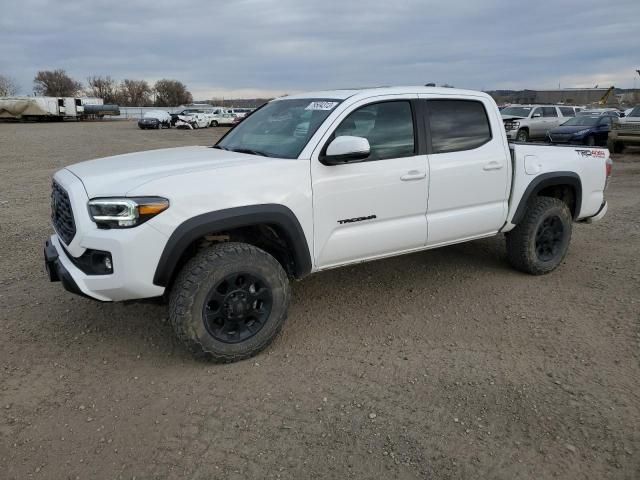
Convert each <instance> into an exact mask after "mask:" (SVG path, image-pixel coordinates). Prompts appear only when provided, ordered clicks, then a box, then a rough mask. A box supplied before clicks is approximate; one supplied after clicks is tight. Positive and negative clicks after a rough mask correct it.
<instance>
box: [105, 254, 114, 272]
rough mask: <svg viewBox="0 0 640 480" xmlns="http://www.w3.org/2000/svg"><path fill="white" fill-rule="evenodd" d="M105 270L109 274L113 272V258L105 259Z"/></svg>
mask: <svg viewBox="0 0 640 480" xmlns="http://www.w3.org/2000/svg"><path fill="white" fill-rule="evenodd" d="M104 268H105V269H106V270H107V271H108V272H113V265H112V264H111V257H104Z"/></svg>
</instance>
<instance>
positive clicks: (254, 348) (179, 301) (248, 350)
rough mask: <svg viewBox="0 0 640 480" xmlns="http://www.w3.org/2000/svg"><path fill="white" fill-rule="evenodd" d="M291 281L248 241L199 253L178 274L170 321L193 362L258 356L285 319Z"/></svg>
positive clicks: (278, 266) (271, 258) (272, 260)
mask: <svg viewBox="0 0 640 480" xmlns="http://www.w3.org/2000/svg"><path fill="white" fill-rule="evenodd" d="M289 298H290V291H289V281H288V279H287V274H286V273H285V271H284V270H283V268H282V266H281V265H280V263H278V261H277V260H276V259H275V258H274V257H272V256H271V255H269V254H268V253H266V252H265V251H263V250H261V249H259V248H257V247H254V246H253V245H248V244H246V243H235V242H230V243H221V244H218V245H214V246H213V247H210V248H207V249H206V250H203V251H201V252H199V253H198V254H197V255H196V256H195V257H193V258H192V259H191V260H189V261H188V262H187V263H186V265H185V266H184V267H183V269H182V270H181V272H180V274H179V275H178V277H177V279H176V282H175V284H174V286H173V289H172V291H171V295H170V300H169V308H170V312H169V317H170V320H171V324H172V325H173V328H174V330H175V332H176V334H177V336H178V338H179V339H180V340H181V341H182V342H183V343H184V344H185V346H186V347H187V349H189V350H190V351H191V353H192V354H193V355H194V356H195V357H197V358H204V359H207V360H213V361H216V362H234V361H236V360H241V359H243V358H248V357H251V356H253V355H256V354H257V353H258V352H260V351H261V350H263V349H264V348H265V347H267V346H268V345H269V344H270V343H271V342H272V341H273V339H274V338H275V337H276V336H277V334H278V332H279V331H280V329H281V328H282V325H283V324H284V321H285V319H286V316H287V309H288V306H289Z"/></svg>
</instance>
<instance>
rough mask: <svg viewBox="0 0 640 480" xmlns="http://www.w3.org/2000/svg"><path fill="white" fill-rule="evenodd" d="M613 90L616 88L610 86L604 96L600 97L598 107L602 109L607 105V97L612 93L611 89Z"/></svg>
mask: <svg viewBox="0 0 640 480" xmlns="http://www.w3.org/2000/svg"><path fill="white" fill-rule="evenodd" d="M614 88H616V87H614V86H613V85H612V86H610V87H609V88H608V89H607V91H606V92H604V95H603V96H602V98H601V99H600V100H598V105H600V106H601V107H604V106H605V105H606V104H607V100H609V97H610V96H611V94H612V93H613V89H614Z"/></svg>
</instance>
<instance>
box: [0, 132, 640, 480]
mask: <svg viewBox="0 0 640 480" xmlns="http://www.w3.org/2000/svg"><path fill="white" fill-rule="evenodd" d="M223 131H224V130H223V129H206V130H198V131H177V130H171V131H169V130H162V131H155V130H148V131H140V130H138V129H137V128H136V126H135V123H133V122H127V121H113V122H104V123H99V122H96V123H63V124H0V173H1V175H0V244H1V246H2V248H1V249H0V301H1V302H2V303H1V304H2V308H0V332H1V335H0V363H1V364H2V369H1V371H0V471H4V474H1V473H0V477H2V478H8V479H23V478H43V479H65V478H71V479H75V478H81V479H85V478H89V479H102V478H105V479H107V478H109V479H111V478H126V479H131V478H134V477H135V478H138V479H140V478H145V479H146V478H162V479H164V478H170V479H174V478H175V479H183V478H189V479H218V478H220V479H246V478H282V479H306V478H338V479H344V478H372V479H373V478H376V479H379V478H430V479H431V478H434V479H435V478H437V479H461V478H492V479H493V478H496V479H509V480H513V479H518V478H522V479H530V478H535V479H545V478H562V479H567V478H594V479H604V478H625V479H638V478H640V380H639V379H640V375H639V374H640V363H639V359H640V356H639V352H640V293H639V288H640V255H639V254H640V223H639V221H638V218H639V216H640V153H631V154H627V155H625V156H618V157H617V158H616V159H615V160H616V163H615V165H614V169H615V170H614V177H613V180H612V183H611V186H610V187H609V191H608V200H609V202H610V209H609V213H608V215H607V216H606V217H605V219H604V220H603V221H602V222H600V223H598V224H594V225H591V226H590V225H575V227H574V235H573V240H572V245H571V250H570V252H569V255H568V256H567V259H566V261H565V264H564V265H563V266H562V267H561V268H560V269H559V270H557V271H556V272H554V273H552V274H551V275H548V276H544V277H531V276H527V275H523V274H520V273H517V272H515V271H513V270H511V269H510V268H509V266H508V264H507V261H506V255H505V252H504V239H503V238H502V237H498V238H494V239H488V240H482V241H476V242H472V243H468V244H463V245H457V246H453V247H448V248H444V249H440V250H434V251H430V252H424V253H418V254H413V255H408V256H403V257H398V258H394V259H389V260H384V261H379V262H373V263H369V264H363V265H359V266H354V267H349V268H344V269H339V270H335V271H331V272H327V273H322V274H318V275H315V276H312V277H309V278H307V279H305V280H304V281H302V282H299V283H296V284H295V285H294V288H293V302H292V308H291V311H290V316H289V320H288V323H287V324H286V325H285V328H284V331H283V334H282V335H281V336H280V337H279V338H278V339H277V340H276V341H275V342H274V343H273V344H272V346H271V347H270V348H268V349H267V350H266V351H265V352H264V353H263V354H261V355H260V356H258V357H256V358H254V359H251V360H248V361H244V362H240V363H237V364H232V365H211V364H206V363H202V362H198V361H194V360H193V359H192V358H191V357H190V356H189V355H188V354H187V353H185V351H183V349H182V347H181V345H180V344H178V343H177V341H176V340H175V339H174V337H173V335H172V331H171V328H170V326H169V325H167V323H166V312H165V308H164V307H162V306H157V305H149V304H147V305H143V304H133V305H122V304H113V305H112V304H99V303H94V302H91V301H89V300H86V299H83V298H79V297H75V296H73V295H71V294H68V293H66V292H65V291H63V289H62V288H61V286H60V284H59V283H58V284H52V283H49V282H48V280H47V278H46V276H45V273H44V269H43V261H42V246H43V242H44V240H45V238H46V237H47V235H49V234H50V232H51V227H50V226H49V220H48V215H49V191H50V177H51V175H52V174H53V173H54V171H56V170H57V169H59V168H62V167H64V166H65V165H68V164H71V163H74V162H77V161H80V160H85V159H90V158H96V157H101V156H106V155H113V154H119V153H125V152H132V151H136V150H148V149H154V148H162V147H170V146H182V145H195V144H211V143H213V141H214V140H215V139H216V138H217V137H218V136H219V135H220V134H221V133H222V132H223Z"/></svg>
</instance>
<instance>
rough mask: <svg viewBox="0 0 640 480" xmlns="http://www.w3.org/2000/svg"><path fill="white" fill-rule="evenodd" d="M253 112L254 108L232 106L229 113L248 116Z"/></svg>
mask: <svg viewBox="0 0 640 480" xmlns="http://www.w3.org/2000/svg"><path fill="white" fill-rule="evenodd" d="M251 112H253V108H231V109H229V112H228V113H233V114H234V115H235V116H236V117H242V118H244V117H246V116H247V115H249V114H250V113H251Z"/></svg>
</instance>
